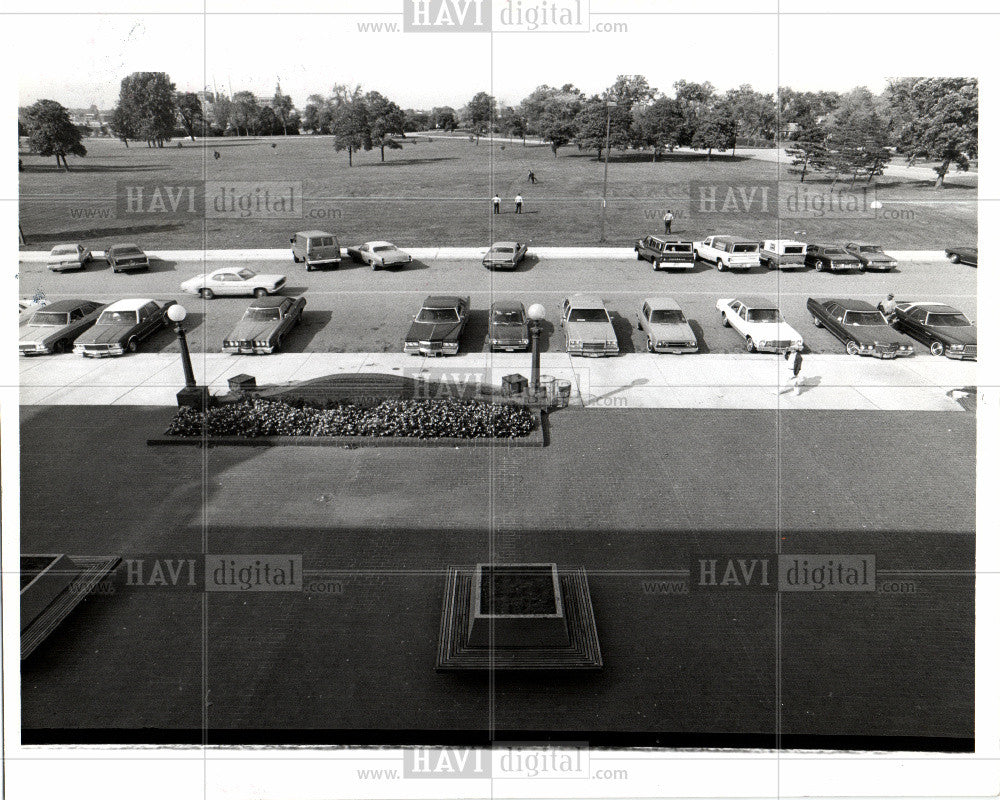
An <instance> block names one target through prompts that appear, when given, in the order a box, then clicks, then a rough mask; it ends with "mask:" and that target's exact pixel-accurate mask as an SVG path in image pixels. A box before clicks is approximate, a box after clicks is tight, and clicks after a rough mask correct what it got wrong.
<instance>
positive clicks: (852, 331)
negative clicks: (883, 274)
mask: <svg viewBox="0 0 1000 800" xmlns="http://www.w3.org/2000/svg"><path fill="white" fill-rule="evenodd" d="M806 309H807V310H808V311H809V313H810V314H811V315H812V321H813V325H815V326H816V327H817V328H826V329H827V330H828V331H830V333H832V334H833V335H834V336H836V337H837V338H838V339H840V341H841V342H843V343H844V347H845V349H846V350H847V353H848V355H852V356H874V357H875V358H896V357H898V356H912V355H913V345H912V344H910V342H909V341H908V340H907V339H906V337H905V336H902V335H901V334H899V333H898V332H897V331H894V330H893V329H892V328H890V327H889V326H888V325H887V324H886V321H885V319H884V318H883V317H882V315H881V314H880V313H879V312H878V309H877V308H875V306H873V305H871V303H866V302H864V301H863V300H814V299H813V298H811V297H810V298H809V299H808V300H806Z"/></svg>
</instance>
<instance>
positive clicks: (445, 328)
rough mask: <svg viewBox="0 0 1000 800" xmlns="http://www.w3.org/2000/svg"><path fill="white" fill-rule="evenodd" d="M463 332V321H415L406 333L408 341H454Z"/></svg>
mask: <svg viewBox="0 0 1000 800" xmlns="http://www.w3.org/2000/svg"><path fill="white" fill-rule="evenodd" d="M461 332H462V323H461V322H414V323H413V324H412V325H410V330H409V332H408V333H407V334H406V341H408V342H424V341H426V342H454V341H457V340H458V335H459V334H460V333H461Z"/></svg>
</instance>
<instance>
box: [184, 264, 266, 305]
mask: <svg viewBox="0 0 1000 800" xmlns="http://www.w3.org/2000/svg"><path fill="white" fill-rule="evenodd" d="M284 285H285V276H284V275H264V274H258V273H256V272H254V271H253V270H252V269H248V268H247V267H223V268H222V269H217V270H215V271H214V272H206V273H204V274H202V275H195V276H194V277H193V278H188V279H187V280H186V281H184V282H183V283H182V284H181V289H183V290H184V291H185V292H188V293H190V294H197V295H201V296H202V297H204V298H205V299H206V300H211V299H212V298H213V297H215V296H216V295H219V296H245V297H249V296H251V295H252V296H254V297H263V296H264V295H268V294H274V293H275V292H277V291H279V290H280V289H281V287H282V286H284Z"/></svg>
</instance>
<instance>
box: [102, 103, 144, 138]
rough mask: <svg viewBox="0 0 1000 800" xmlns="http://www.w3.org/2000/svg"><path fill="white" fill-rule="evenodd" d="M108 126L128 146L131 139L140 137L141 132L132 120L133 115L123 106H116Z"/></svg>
mask: <svg viewBox="0 0 1000 800" xmlns="http://www.w3.org/2000/svg"><path fill="white" fill-rule="evenodd" d="M108 127H109V128H110V129H111V132H112V133H113V134H114V135H115V136H116V137H118V138H119V139H121V140H122V141H123V142H125V147H126V148H127V147H128V141H129V139H132V140H133V141H134V140H135V139H138V138H139V132H138V130H137V129H136V127H135V125H134V124H133V122H132V117H131V116H130V115H129V113H128V112H127V111H126V110H125V109H124V108H122V107H121V106H116V107H115V109H114V111H112V112H111V119H110V120H108Z"/></svg>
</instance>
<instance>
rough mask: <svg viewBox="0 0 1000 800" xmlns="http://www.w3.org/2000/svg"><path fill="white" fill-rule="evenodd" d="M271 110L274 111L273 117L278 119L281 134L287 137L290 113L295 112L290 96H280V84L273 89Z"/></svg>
mask: <svg viewBox="0 0 1000 800" xmlns="http://www.w3.org/2000/svg"><path fill="white" fill-rule="evenodd" d="M271 110H272V111H274V115H275V117H277V118H278V122H279V123H280V124H281V132H282V134H283V135H285V136H288V127H289V122H291V117H292V112H293V111H295V105H294V104H293V103H292V98H291V97H290V96H288V95H287V94H282V92H281V84H280V83H279V84H277V85H276V86H275V87H274V98H273V99H272V100H271Z"/></svg>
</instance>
